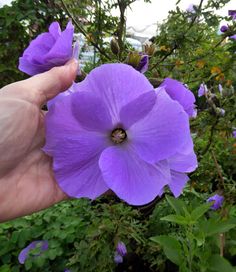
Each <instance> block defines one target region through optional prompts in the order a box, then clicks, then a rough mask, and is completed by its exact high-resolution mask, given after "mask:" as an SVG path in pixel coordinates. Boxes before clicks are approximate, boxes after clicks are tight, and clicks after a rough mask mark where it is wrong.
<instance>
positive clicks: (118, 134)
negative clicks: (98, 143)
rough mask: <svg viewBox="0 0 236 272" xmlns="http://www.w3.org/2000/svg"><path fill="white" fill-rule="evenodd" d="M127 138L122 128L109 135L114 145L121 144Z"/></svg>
mask: <svg viewBox="0 0 236 272" xmlns="http://www.w3.org/2000/svg"><path fill="white" fill-rule="evenodd" d="M126 138H127V134H126V132H125V130H124V129H123V128H116V129H114V130H113V131H112V133H111V140H112V142H113V143H115V144H121V143H123V142H124V140H125V139H126Z"/></svg>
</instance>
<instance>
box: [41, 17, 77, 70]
mask: <svg viewBox="0 0 236 272" xmlns="http://www.w3.org/2000/svg"><path fill="white" fill-rule="evenodd" d="M73 34H74V27H73V25H72V24H71V22H69V23H68V24H67V27H66V29H65V30H64V31H62V33H61V35H60V37H58V39H57V40H56V43H55V44H54V45H53V47H52V48H51V50H50V51H49V52H48V53H47V54H46V55H44V56H43V60H44V62H48V61H49V62H51V63H54V64H55V65H57V66H58V65H60V64H61V65H62V64H64V63H65V61H67V60H69V59H70V58H71V57H72V53H73V48H72V42H73Z"/></svg>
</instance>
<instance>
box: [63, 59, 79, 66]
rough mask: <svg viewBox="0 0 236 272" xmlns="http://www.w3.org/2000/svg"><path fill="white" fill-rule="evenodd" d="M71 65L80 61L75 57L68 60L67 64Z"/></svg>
mask: <svg viewBox="0 0 236 272" xmlns="http://www.w3.org/2000/svg"><path fill="white" fill-rule="evenodd" d="M71 65H78V61H77V60H76V59H75V58H72V59H70V60H69V61H67V63H66V64H65V66H71Z"/></svg>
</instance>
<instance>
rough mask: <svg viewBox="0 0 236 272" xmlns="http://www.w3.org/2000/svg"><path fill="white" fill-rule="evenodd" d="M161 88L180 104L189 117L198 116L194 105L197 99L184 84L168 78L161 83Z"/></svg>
mask: <svg viewBox="0 0 236 272" xmlns="http://www.w3.org/2000/svg"><path fill="white" fill-rule="evenodd" d="M160 87H163V88H164V89H165V91H166V92H167V93H168V95H169V96H170V97H171V98H172V99H173V100H176V101H177V102H179V104H180V105H181V106H182V107H183V109H184V111H185V112H186V113H187V114H188V116H189V117H194V116H196V109H195V104H194V102H195V97H194V95H193V93H192V92H191V91H190V90H189V89H188V88H186V87H185V86H184V84H183V83H182V82H180V81H178V80H175V79H172V78H168V77H167V78H165V79H164V81H163V82H162V83H161V85H160ZM157 90H158V89H157Z"/></svg>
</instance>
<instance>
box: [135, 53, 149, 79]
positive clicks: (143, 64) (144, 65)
mask: <svg viewBox="0 0 236 272" xmlns="http://www.w3.org/2000/svg"><path fill="white" fill-rule="evenodd" d="M148 64H149V57H148V55H142V57H141V60H140V62H139V64H138V66H137V68H136V70H137V71H139V72H140V73H142V74H143V73H145V72H146V71H147V70H148Z"/></svg>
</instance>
